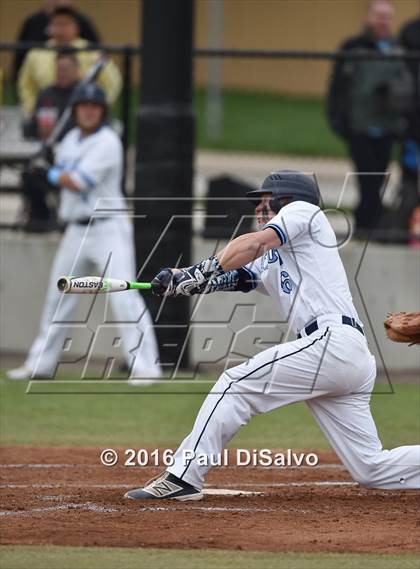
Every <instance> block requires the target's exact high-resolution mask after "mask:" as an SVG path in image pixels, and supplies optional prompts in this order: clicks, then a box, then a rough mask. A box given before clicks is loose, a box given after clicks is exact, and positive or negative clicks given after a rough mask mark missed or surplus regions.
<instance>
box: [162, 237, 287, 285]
mask: <svg viewBox="0 0 420 569" xmlns="http://www.w3.org/2000/svg"><path fill="white" fill-rule="evenodd" d="M280 245H281V241H280V238H279V237H278V234H277V232H276V231H275V230H274V229H272V228H266V229H264V231H259V232H255V233H247V234H246V235H241V236H240V237H237V238H236V239H234V240H233V241H231V242H230V243H229V244H228V245H227V246H226V247H225V248H224V249H222V250H221V251H219V252H218V253H217V254H216V255H213V256H212V257H209V258H208V259H204V260H203V261H200V262H199V263H197V264H196V265H192V266H191V267H184V268H182V269H175V268H173V269H169V268H166V269H162V270H161V271H160V272H159V273H158V274H157V275H156V277H155V278H154V279H153V281H152V284H153V285H154V286H153V293H154V294H156V295H157V296H191V295H193V294H203V293H204V294H206V293H209V292H215V291H216V290H242V291H243V292H248V290H252V289H253V288H255V287H256V286H257V281H258V278H257V277H256V276H255V275H254V274H253V271H252V270H250V269H248V268H246V267H245V265H248V264H251V263H253V261H255V260H256V259H257V258H258V257H261V256H262V255H263V254H264V253H265V252H266V251H268V250H269V249H273V248H274V247H279V246H280ZM250 273H251V278H249V277H250Z"/></svg>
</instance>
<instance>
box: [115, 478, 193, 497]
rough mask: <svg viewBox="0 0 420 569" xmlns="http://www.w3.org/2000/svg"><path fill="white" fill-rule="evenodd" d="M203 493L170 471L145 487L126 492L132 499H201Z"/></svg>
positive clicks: (126, 495) (125, 495) (150, 481)
mask: <svg viewBox="0 0 420 569" xmlns="http://www.w3.org/2000/svg"><path fill="white" fill-rule="evenodd" d="M202 497H203V493H202V492H201V490H198V489H197V488H194V486H191V484H188V482H185V481H184V480H181V479H180V478H178V477H177V476H175V475H174V474H171V473H170V472H164V473H163V474H159V476H156V478H152V480H149V482H146V485H145V486H144V487H143V488H136V489H135V490H130V491H129V492H127V493H126V494H124V498H130V499H131V500H181V501H183V502H184V501H187V500H201V499H202Z"/></svg>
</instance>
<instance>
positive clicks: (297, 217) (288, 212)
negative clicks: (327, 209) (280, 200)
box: [263, 202, 316, 245]
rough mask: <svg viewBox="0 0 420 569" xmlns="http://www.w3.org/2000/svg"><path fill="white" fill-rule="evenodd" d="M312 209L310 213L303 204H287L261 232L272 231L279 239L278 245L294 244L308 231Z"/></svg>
mask: <svg viewBox="0 0 420 569" xmlns="http://www.w3.org/2000/svg"><path fill="white" fill-rule="evenodd" d="M313 207H314V210H313V211H312V208H308V204H306V203H305V202H292V203H290V204H287V205H286V206H284V207H282V208H281V210H280V211H279V213H278V214H277V215H276V216H275V217H273V219H271V220H270V221H269V222H268V223H267V224H266V225H265V226H264V227H263V230H264V229H268V228H270V229H274V231H275V232H276V233H277V235H278V237H279V239H280V245H286V243H288V244H290V243H296V242H297V240H298V239H299V238H300V237H301V236H303V235H306V233H307V232H308V231H309V227H310V222H311V218H312V216H313V214H314V213H315V211H316V210H315V206H313Z"/></svg>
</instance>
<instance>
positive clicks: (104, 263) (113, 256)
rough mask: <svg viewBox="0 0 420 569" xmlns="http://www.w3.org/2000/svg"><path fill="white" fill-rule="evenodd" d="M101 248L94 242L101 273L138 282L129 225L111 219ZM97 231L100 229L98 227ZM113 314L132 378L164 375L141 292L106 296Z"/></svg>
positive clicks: (93, 255)
mask: <svg viewBox="0 0 420 569" xmlns="http://www.w3.org/2000/svg"><path fill="white" fill-rule="evenodd" d="M100 230H101V233H102V235H101V239H100V240H99V241H100V245H98V240H95V242H94V246H93V247H92V248H91V251H90V254H91V259H92V261H93V262H94V263H95V265H96V266H97V269H98V271H99V272H98V274H104V270H105V268H106V274H107V275H109V276H115V277H117V278H120V279H125V280H130V281H131V280H136V271H135V262H134V258H135V256H134V246H133V235H132V230H131V226H130V225H129V222H128V221H127V220H124V219H110V220H109V221H107V222H105V223H104V224H103V226H101V228H100ZM95 231H97V228H96V227H95ZM107 302H109V303H110V305H111V307H112V311H113V321H114V322H117V323H118V326H119V331H120V334H121V338H122V345H121V346H122V350H123V353H124V356H125V360H126V362H127V365H129V366H130V368H131V374H130V375H131V377H150V378H156V377H160V376H161V370H160V365H159V351H158V346H157V341H156V335H155V331H154V327H153V321H152V318H151V316H150V312H149V310H148V309H147V307H146V304H145V302H144V300H143V298H142V296H141V295H140V293H139V292H138V291H134V290H133V291H129V292H124V293H115V294H110V295H108V297H107Z"/></svg>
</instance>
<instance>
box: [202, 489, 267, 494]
mask: <svg viewBox="0 0 420 569" xmlns="http://www.w3.org/2000/svg"><path fill="white" fill-rule="evenodd" d="M203 494H204V495H205V496H262V495H264V492H249V491H247V490H227V489H226V488H205V489H204V490H203Z"/></svg>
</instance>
